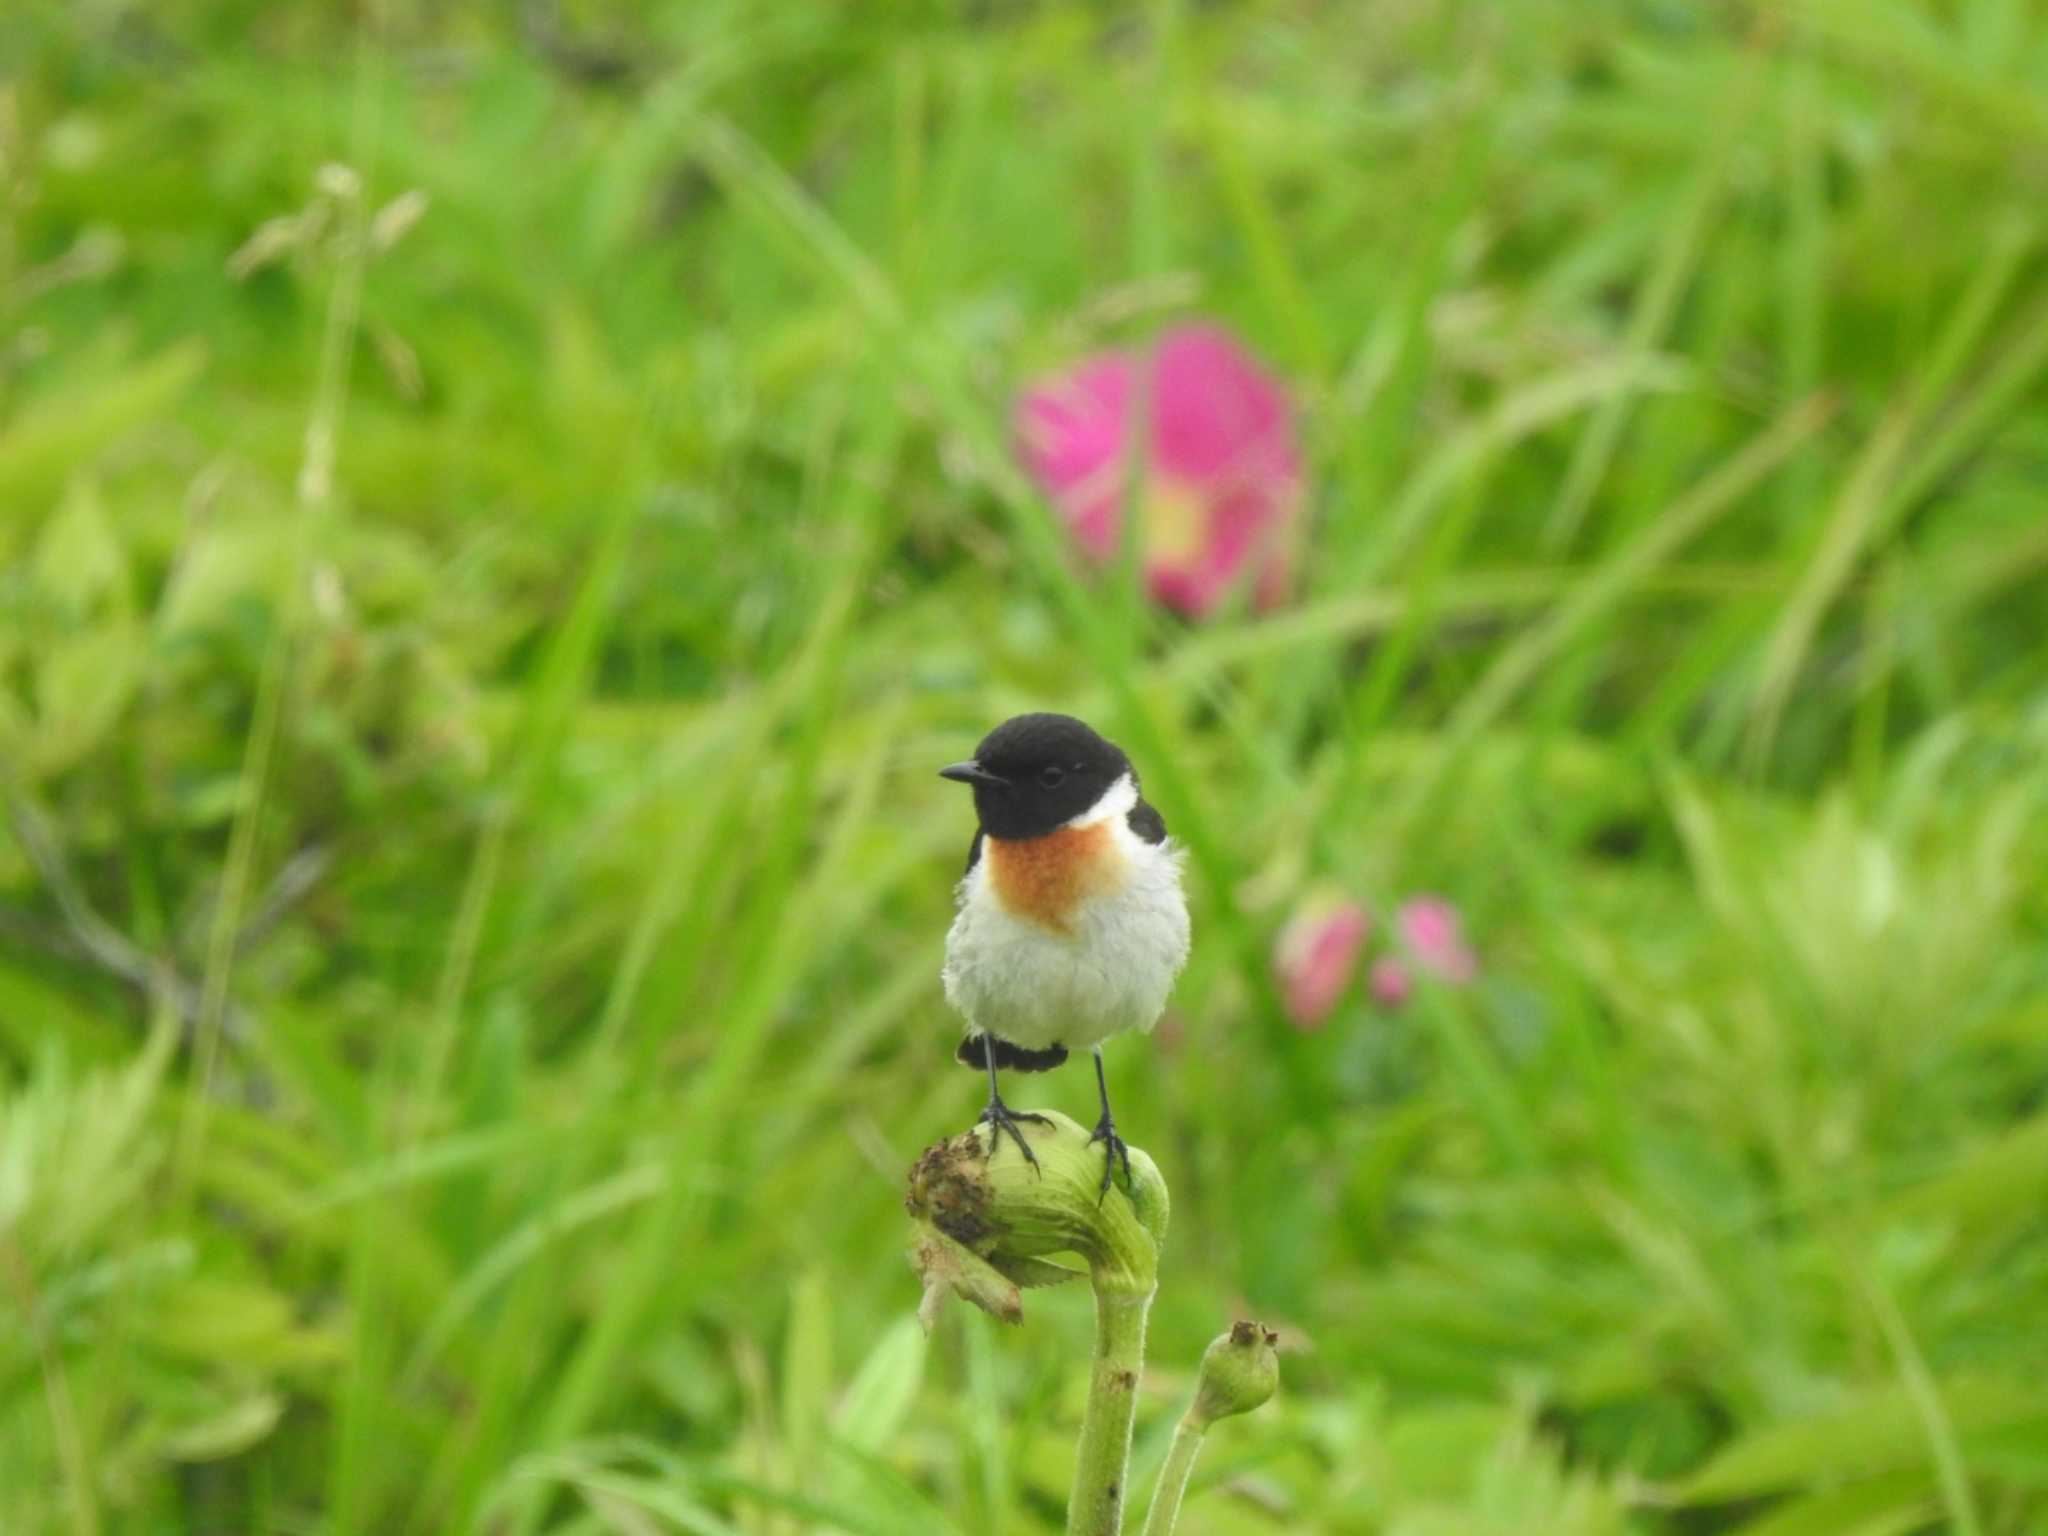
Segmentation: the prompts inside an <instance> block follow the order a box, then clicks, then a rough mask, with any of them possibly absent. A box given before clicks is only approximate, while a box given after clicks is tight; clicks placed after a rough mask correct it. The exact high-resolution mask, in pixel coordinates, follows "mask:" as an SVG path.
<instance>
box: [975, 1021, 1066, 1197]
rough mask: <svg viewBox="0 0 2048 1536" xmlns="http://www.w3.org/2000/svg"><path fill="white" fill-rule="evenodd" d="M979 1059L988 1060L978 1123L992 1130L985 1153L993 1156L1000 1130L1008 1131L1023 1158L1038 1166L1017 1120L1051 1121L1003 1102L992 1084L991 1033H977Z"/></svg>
mask: <svg viewBox="0 0 2048 1536" xmlns="http://www.w3.org/2000/svg"><path fill="white" fill-rule="evenodd" d="M981 1048H982V1059H983V1060H984V1061H986V1062H987V1063H988V1108H986V1109H984V1110H983V1111H982V1112H981V1124H983V1125H992V1126H994V1127H995V1130H994V1131H993V1132H992V1133H991V1135H990V1137H989V1144H988V1155H989V1156H990V1157H994V1156H995V1155H996V1148H997V1147H998V1146H1000V1145H1001V1144H1002V1140H1003V1133H1004V1132H1005V1131H1007V1132H1009V1133H1010V1140H1012V1141H1014V1142H1016V1143H1017V1150H1018V1151H1019V1152H1022V1153H1023V1154H1024V1161H1025V1162H1027V1163H1029V1164H1030V1165H1031V1166H1032V1167H1033V1168H1037V1167H1038V1156H1037V1154H1036V1153H1034V1152H1033V1151H1032V1150H1031V1144H1030V1143H1029V1142H1027V1141H1026V1140H1025V1139H1024V1133H1023V1132H1022V1131H1020V1130H1018V1129H1017V1122H1018V1121H1019V1120H1036V1121H1037V1122H1038V1123H1039V1124H1040V1125H1051V1124H1052V1122H1051V1121H1050V1120H1048V1119H1046V1117H1045V1116H1044V1115H1038V1114H1033V1113H1031V1112H1030V1111H1029V1110H1023V1111H1019V1110H1014V1109H1012V1108H1010V1106H1009V1105H1007V1104H1005V1103H1004V1102H1003V1095H1002V1093H1001V1091H1000V1090H999V1089H997V1087H996V1043H995V1040H994V1038H993V1037H991V1036H989V1035H983V1036H982V1037H981Z"/></svg>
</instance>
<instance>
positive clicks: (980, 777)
mask: <svg viewBox="0 0 2048 1536" xmlns="http://www.w3.org/2000/svg"><path fill="white" fill-rule="evenodd" d="M939 777H940V778H942V779H951V780H952V781H953V782H954V783H955V784H1000V783H1002V782H1003V781H1002V779H1001V778H999V777H998V776H997V775H995V774H993V773H990V772H989V771H988V770H987V769H986V768H984V767H982V766H981V764H979V763H977V762H975V761H974V760H973V759H972V758H970V759H968V760H967V761H966V762H964V763H949V764H947V765H946V766H945V767H944V768H941V769H940V770H939Z"/></svg>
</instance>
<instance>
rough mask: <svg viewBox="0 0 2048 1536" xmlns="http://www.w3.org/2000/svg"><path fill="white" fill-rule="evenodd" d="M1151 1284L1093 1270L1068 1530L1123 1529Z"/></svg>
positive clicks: (1086, 1533) (1103, 1534)
mask: <svg viewBox="0 0 2048 1536" xmlns="http://www.w3.org/2000/svg"><path fill="white" fill-rule="evenodd" d="M1105 1282H1107V1283H1105ZM1156 1288H1157V1287H1156V1286H1155V1285H1154V1284H1152V1283H1151V1282H1150V1280H1149V1278H1148V1280H1147V1281H1146V1283H1145V1284H1144V1286H1143V1288H1142V1289H1137V1288H1134V1287H1126V1286H1122V1285H1118V1284H1116V1283H1115V1282H1114V1280H1113V1279H1112V1278H1111V1277H1110V1276H1109V1275H1107V1274H1103V1273H1100V1272H1098V1274H1097V1276H1096V1285H1095V1366H1094V1373H1093V1375H1092V1376H1091V1377H1090V1378H1089V1382H1088V1407H1087V1410H1086V1412H1084V1413H1083V1414H1082V1416H1081V1443H1080V1446H1079V1448H1078V1449H1077V1450H1076V1452H1075V1456H1074V1491H1073V1494H1072V1496H1071V1497H1070V1498H1069V1499H1068V1501H1067V1536H1121V1533H1122V1531H1123V1523H1124V1478H1125V1474H1126V1472H1127V1471H1128V1469H1129V1465H1130V1459H1131V1421H1132V1419H1133V1418H1135V1417H1136V1415H1137V1411H1138V1377H1139V1376H1140V1374H1142V1372H1143V1371H1144V1369H1145V1315H1146V1313H1147V1312H1148V1311H1150V1310H1151V1306H1152V1293H1153V1291H1154V1290H1155V1289H1156Z"/></svg>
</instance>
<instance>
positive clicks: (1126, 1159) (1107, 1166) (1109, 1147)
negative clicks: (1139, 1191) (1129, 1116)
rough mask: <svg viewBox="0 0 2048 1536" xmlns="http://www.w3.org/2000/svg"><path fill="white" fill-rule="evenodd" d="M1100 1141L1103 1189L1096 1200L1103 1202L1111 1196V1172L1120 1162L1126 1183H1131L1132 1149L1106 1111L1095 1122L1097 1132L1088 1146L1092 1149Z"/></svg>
mask: <svg viewBox="0 0 2048 1536" xmlns="http://www.w3.org/2000/svg"><path fill="white" fill-rule="evenodd" d="M1098 1141H1099V1142H1101V1143H1102V1189H1101V1192H1100V1193H1099V1194H1097V1195H1096V1197H1095V1198H1096V1199H1097V1200H1101V1199H1103V1198H1104V1197H1106V1196H1107V1195H1108V1194H1109V1181H1110V1172H1111V1170H1112V1169H1114V1168H1115V1167H1116V1165H1117V1163H1118V1162H1119V1161H1121V1162H1122V1163H1123V1165H1124V1183H1126V1184H1128V1183H1130V1182H1131V1149H1130V1148H1129V1147H1127V1146H1125V1145H1124V1139H1123V1137H1121V1136H1119V1135H1117V1133H1116V1122H1115V1121H1114V1120H1112V1119H1110V1118H1109V1111H1107V1110H1104V1111H1103V1113H1102V1118H1101V1119H1100V1120H1098V1121H1096V1122H1095V1130H1094V1132H1093V1133H1092V1134H1091V1135H1090V1136H1089V1137H1088V1145H1089V1146H1091V1147H1092V1146H1094V1145H1095V1143H1096V1142H1098Z"/></svg>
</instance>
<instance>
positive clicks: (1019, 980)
mask: <svg viewBox="0 0 2048 1536" xmlns="http://www.w3.org/2000/svg"><path fill="white" fill-rule="evenodd" d="M939 776H940V777H941V778H945V779H951V780H953V781H955V782H956V783H960V784H965V785H968V786H969V787H971V788H972V789H973V791H974V810H975V816H976V819H977V825H976V828H975V832H974V841H973V843H972V844H971V845H970V846H969V847H968V850H967V870H966V873H965V874H964V875H962V876H961V879H960V882H959V885H958V887H957V889H956V896H955V900H956V912H955V915H954V918H953V925H952V927H951V929H950V930H949V931H948V932H947V934H946V959H945V967H944V970H943V971H942V973H941V979H942V980H943V982H944V985H945V993H946V999H947V1001H948V1002H950V1003H951V1004H952V1005H953V1007H954V1008H956V1009H957V1010H958V1011H959V1012H960V1013H961V1014H962V1015H963V1016H964V1018H965V1021H966V1030H965V1034H964V1036H963V1038H962V1039H961V1041H960V1045H959V1048H958V1050H957V1052H956V1059H957V1060H959V1061H960V1062H962V1063H963V1064H965V1065H967V1066H970V1067H986V1068H987V1070H988V1106H987V1108H985V1109H984V1110H983V1111H982V1112H981V1123H983V1124H986V1125H989V1126H991V1127H992V1130H991V1132H990V1135H991V1138H992V1139H991V1141H990V1152H991V1155H993V1153H994V1151H995V1150H996V1149H997V1148H998V1147H1000V1146H1001V1144H1002V1138H1003V1137H1004V1135H1006V1134H1007V1135H1008V1136H1009V1137H1010V1138H1011V1139H1012V1140H1013V1141H1015V1142H1016V1144H1017V1149H1018V1151H1020V1152H1022V1153H1023V1154H1024V1158H1025V1160H1026V1161H1027V1162H1029V1163H1030V1164H1031V1165H1032V1167H1033V1168H1036V1167H1037V1166H1038V1159H1037V1157H1036V1156H1034V1155H1033V1153H1032V1151H1031V1148H1030V1145H1029V1144H1028V1143H1027V1142H1026V1141H1025V1139H1024V1134H1023V1132H1022V1131H1021V1130H1019V1129H1018V1126H1017V1122H1018V1121H1020V1120H1036V1121H1040V1122H1044V1121H1045V1119H1046V1117H1045V1116H1043V1115H1038V1114H1032V1113H1029V1112H1019V1111H1016V1110H1012V1109H1011V1108H1010V1107H1009V1106H1008V1105H1006V1104H1005V1103H1004V1102H1003V1096H1002V1090H1001V1087H1000V1084H999V1083H998V1080H997V1077H996V1070H997V1068H999V1067H1007V1068H1009V1069H1011V1070H1012V1071H1016V1072H1048V1071H1051V1070H1052V1069H1053V1068H1054V1067H1057V1066H1059V1065H1060V1064H1061V1063H1062V1062H1064V1061H1065V1060H1066V1059H1067V1056H1068V1054H1069V1053H1070V1052H1072V1051H1079V1050H1087V1051H1089V1052H1091V1053H1092V1054H1093V1055H1094V1057H1095V1087H1096V1091H1097V1093H1098V1094H1099V1095H1100V1096H1101V1101H1102V1117H1101V1119H1100V1120H1098V1121H1097V1122H1096V1125H1095V1130H1094V1134H1093V1135H1091V1136H1090V1137H1089V1143H1090V1145H1093V1144H1094V1143H1095V1142H1098V1141H1099V1142H1101V1143H1102V1144H1103V1164H1102V1193H1103V1194H1104V1195H1107V1194H1108V1192H1109V1186H1110V1179H1111V1170H1112V1168H1113V1167H1115V1165H1116V1164H1117V1163H1118V1161H1119V1160H1120V1161H1121V1162H1122V1165H1123V1170H1124V1180H1125V1182H1126V1184H1128V1183H1129V1180H1130V1164H1131V1158H1130V1149H1129V1148H1128V1147H1127V1146H1126V1145H1125V1144H1124V1141H1123V1138H1122V1137H1121V1136H1119V1135H1118V1134H1117V1129H1116V1119H1115V1117H1114V1116H1113V1115H1112V1114H1111V1113H1110V1108H1109V1083H1108V1079H1107V1078H1106V1076H1105V1075H1104V1072H1103V1067H1102V1046H1103V1042H1104V1041H1106V1040H1108V1039H1110V1038H1111V1037H1112V1036H1115V1035H1119V1034H1122V1033H1124V1032H1125V1031H1126V1030H1133V1029H1135V1030H1139V1031H1146V1032H1149V1031H1150V1030H1151V1028H1152V1026H1153V1025H1154V1024H1156V1023H1157V1022H1158V1020H1159V1015H1160V1014H1161V1013H1162V1012H1163V1011H1164V1010H1165V1007H1166V1000H1167V997H1168V995H1169V994H1170V993H1171V992H1172V990H1173V984H1174V981H1175V978H1177V977H1178V976H1179V975H1180V972H1181V968H1182V967H1183V966H1184V965H1186V963H1187V958H1188V945H1189V937H1190V935H1189V924H1188V907H1187V898H1186V896H1185V895H1184V894H1183V893H1182V890H1181V864H1182V861H1183V857H1184V855H1183V852H1182V850H1181V848H1180V847H1179V846H1178V845H1177V844H1176V843H1175V842H1174V841H1173V840H1172V839H1171V838H1169V837H1168V836H1167V833H1166V820H1165V818H1164V817H1162V816H1161V815H1160V814H1159V812H1158V810H1157V809H1155V808H1154V807H1153V806H1152V805H1151V804H1149V803H1148V802H1147V801H1146V800H1145V797H1144V795H1143V793H1142V792H1141V791H1140V788H1139V782H1138V772H1137V770H1136V769H1135V768H1134V767H1132V766H1131V760H1130V758H1129V757H1128V756H1126V755H1125V753H1124V751H1123V749H1122V748H1120V747H1118V746H1117V745H1116V744H1115V743H1114V742H1111V741H1108V740H1105V739H1104V738H1103V737H1102V736H1101V735H1100V734H1098V733H1097V732H1096V731H1095V730H1094V729H1093V728H1092V727H1090V726H1088V725H1087V724H1085V723H1084V722H1082V721H1080V720H1076V719H1075V718H1074V717H1073V716H1071V715H1057V714H1043V713H1039V714H1025V715H1017V716H1015V717H1013V718H1011V719H1009V720H1005V721H1004V722H1003V723H1002V724H1001V725H998V726H997V727H996V728H995V729H994V730H992V731H990V732H989V733H988V734H987V735H986V736H984V737H983V738H982V739H981V742H980V744H979V745H978V746H976V747H975V749H974V756H972V757H971V758H968V759H967V760H966V761H964V762H958V763H952V764H949V765H948V766H946V767H944V768H941V769H940V770H939Z"/></svg>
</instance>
